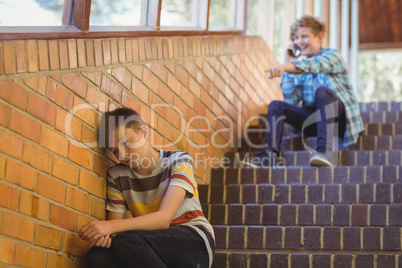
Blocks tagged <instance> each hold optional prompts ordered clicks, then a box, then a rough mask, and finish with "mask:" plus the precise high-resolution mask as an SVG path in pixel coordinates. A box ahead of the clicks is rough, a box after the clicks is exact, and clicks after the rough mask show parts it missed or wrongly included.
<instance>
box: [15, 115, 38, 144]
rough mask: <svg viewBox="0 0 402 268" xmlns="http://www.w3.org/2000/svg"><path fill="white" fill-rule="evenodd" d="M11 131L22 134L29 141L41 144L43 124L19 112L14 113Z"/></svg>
mask: <svg viewBox="0 0 402 268" xmlns="http://www.w3.org/2000/svg"><path fill="white" fill-rule="evenodd" d="M10 129H12V130H14V131H16V132H18V133H20V134H21V135H23V136H24V137H27V138H28V139H31V140H34V141H36V142H39V139H40V131H41V124H40V123H39V122H38V121H36V120H34V119H33V118H31V117H28V116H26V115H25V114H22V113H20V112H19V111H17V110H13V111H12V114H11V124H10Z"/></svg>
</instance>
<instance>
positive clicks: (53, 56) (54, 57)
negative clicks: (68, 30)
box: [49, 40, 60, 70]
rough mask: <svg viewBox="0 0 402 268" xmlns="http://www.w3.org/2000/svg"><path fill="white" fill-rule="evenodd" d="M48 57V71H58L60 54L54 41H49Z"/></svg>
mask: <svg viewBox="0 0 402 268" xmlns="http://www.w3.org/2000/svg"><path fill="white" fill-rule="evenodd" d="M49 55H50V69H51V70H58V69H60V65H59V64H60V57H59V55H60V53H59V46H58V42H57V41H56V40H50V41H49Z"/></svg>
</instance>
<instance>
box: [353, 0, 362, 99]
mask: <svg viewBox="0 0 402 268" xmlns="http://www.w3.org/2000/svg"><path fill="white" fill-rule="evenodd" d="M351 7H352V8H351V14H352V16H351V21H352V22H351V24H352V25H351V26H352V27H351V51H350V78H351V79H350V80H351V83H352V87H353V90H354V91H355V95H356V97H357V99H358V101H361V100H362V92H361V89H360V88H358V82H357V81H358V79H357V61H358V60H357V59H358V53H359V0H352V6H351Z"/></svg>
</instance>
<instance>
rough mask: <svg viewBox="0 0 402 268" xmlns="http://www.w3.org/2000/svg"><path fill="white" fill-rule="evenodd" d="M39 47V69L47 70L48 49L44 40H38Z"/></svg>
mask: <svg viewBox="0 0 402 268" xmlns="http://www.w3.org/2000/svg"><path fill="white" fill-rule="evenodd" d="M38 47H39V70H41V71H44V70H49V49H48V43H47V41H46V40H39V41H38Z"/></svg>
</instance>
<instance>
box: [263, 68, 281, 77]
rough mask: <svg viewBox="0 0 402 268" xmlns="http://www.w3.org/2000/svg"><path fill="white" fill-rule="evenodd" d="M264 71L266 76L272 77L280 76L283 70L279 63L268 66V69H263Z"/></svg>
mask: <svg viewBox="0 0 402 268" xmlns="http://www.w3.org/2000/svg"><path fill="white" fill-rule="evenodd" d="M265 72H267V73H268V78H269V79H272V78H274V77H281V76H282V73H283V70H282V66H281V65H276V66H272V67H269V68H268V69H266V70H265Z"/></svg>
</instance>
